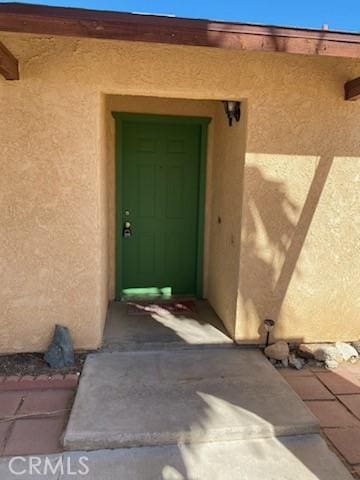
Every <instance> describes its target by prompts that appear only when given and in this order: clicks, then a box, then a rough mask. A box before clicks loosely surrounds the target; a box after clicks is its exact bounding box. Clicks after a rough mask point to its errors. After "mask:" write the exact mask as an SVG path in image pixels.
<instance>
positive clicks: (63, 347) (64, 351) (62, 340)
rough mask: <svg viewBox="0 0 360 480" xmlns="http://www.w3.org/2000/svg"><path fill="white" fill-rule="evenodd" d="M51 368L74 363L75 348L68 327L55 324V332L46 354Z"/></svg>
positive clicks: (46, 359) (45, 357)
mask: <svg viewBox="0 0 360 480" xmlns="http://www.w3.org/2000/svg"><path fill="white" fill-rule="evenodd" d="M44 359H45V361H46V362H47V363H48V364H49V365H50V367H51V368H64V367H70V366H72V365H74V363H75V358H74V349H73V345H72V341H71V336H70V332H69V330H68V328H67V327H63V326H62V325H55V333H54V336H53V339H52V341H51V343H50V345H49V348H48V349H47V351H46V352H45V355H44Z"/></svg>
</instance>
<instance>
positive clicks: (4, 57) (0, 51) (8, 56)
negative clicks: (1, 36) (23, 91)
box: [0, 42, 20, 80]
mask: <svg viewBox="0 0 360 480" xmlns="http://www.w3.org/2000/svg"><path fill="white" fill-rule="evenodd" d="M0 74H1V75H3V76H4V77H5V78H6V80H19V78H20V77H19V63H18V61H17V59H16V58H15V57H14V55H13V54H12V53H11V52H10V51H9V50H8V49H7V48H6V47H5V45H4V44H3V43H1V42H0Z"/></svg>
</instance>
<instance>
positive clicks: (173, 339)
mask: <svg viewBox="0 0 360 480" xmlns="http://www.w3.org/2000/svg"><path fill="white" fill-rule="evenodd" d="M155 303H156V301H155ZM195 304H196V312H195V313H192V314H191V315H189V316H185V315H181V316H175V315H172V314H171V313H169V312H167V311H166V310H164V311H163V312H161V311H160V312H158V313H153V314H151V315H129V314H128V311H127V310H128V308H127V303H126V302H125V301H122V302H113V303H111V304H110V305H109V311H108V318H107V321H106V325H105V331H104V345H103V350H105V351H124V350H154V349H156V350H162V349H167V348H169V347H173V346H181V347H185V348H192V347H196V346H198V345H208V346H219V345H222V346H230V347H231V346H233V345H234V343H233V341H232V339H231V338H230V337H229V335H228V334H227V332H226V330H225V327H224V326H223V324H222V323H221V320H220V319H219V317H218V316H217V315H216V313H215V312H214V310H213V309H212V308H211V306H210V305H209V304H208V303H207V302H206V301H204V300H195Z"/></svg>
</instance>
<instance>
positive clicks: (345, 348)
mask: <svg viewBox="0 0 360 480" xmlns="http://www.w3.org/2000/svg"><path fill="white" fill-rule="evenodd" d="M335 347H336V349H337V351H338V352H339V354H341V355H342V357H343V359H344V360H345V362H356V361H357V359H358V357H359V354H358V352H357V350H356V349H355V348H354V347H353V346H351V345H350V344H348V343H345V342H336V343H335Z"/></svg>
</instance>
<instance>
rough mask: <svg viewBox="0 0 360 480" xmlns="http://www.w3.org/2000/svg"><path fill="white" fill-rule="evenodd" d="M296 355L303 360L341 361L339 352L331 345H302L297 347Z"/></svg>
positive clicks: (341, 357)
mask: <svg viewBox="0 0 360 480" xmlns="http://www.w3.org/2000/svg"><path fill="white" fill-rule="evenodd" d="M298 355H299V356H300V357H303V358H314V359H315V360H317V361H319V362H327V361H335V362H337V363H341V362H342V361H343V356H342V354H341V352H339V350H338V349H337V348H336V347H335V345H333V344H331V343H306V344H305V343H302V344H301V345H299V349H298Z"/></svg>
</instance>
